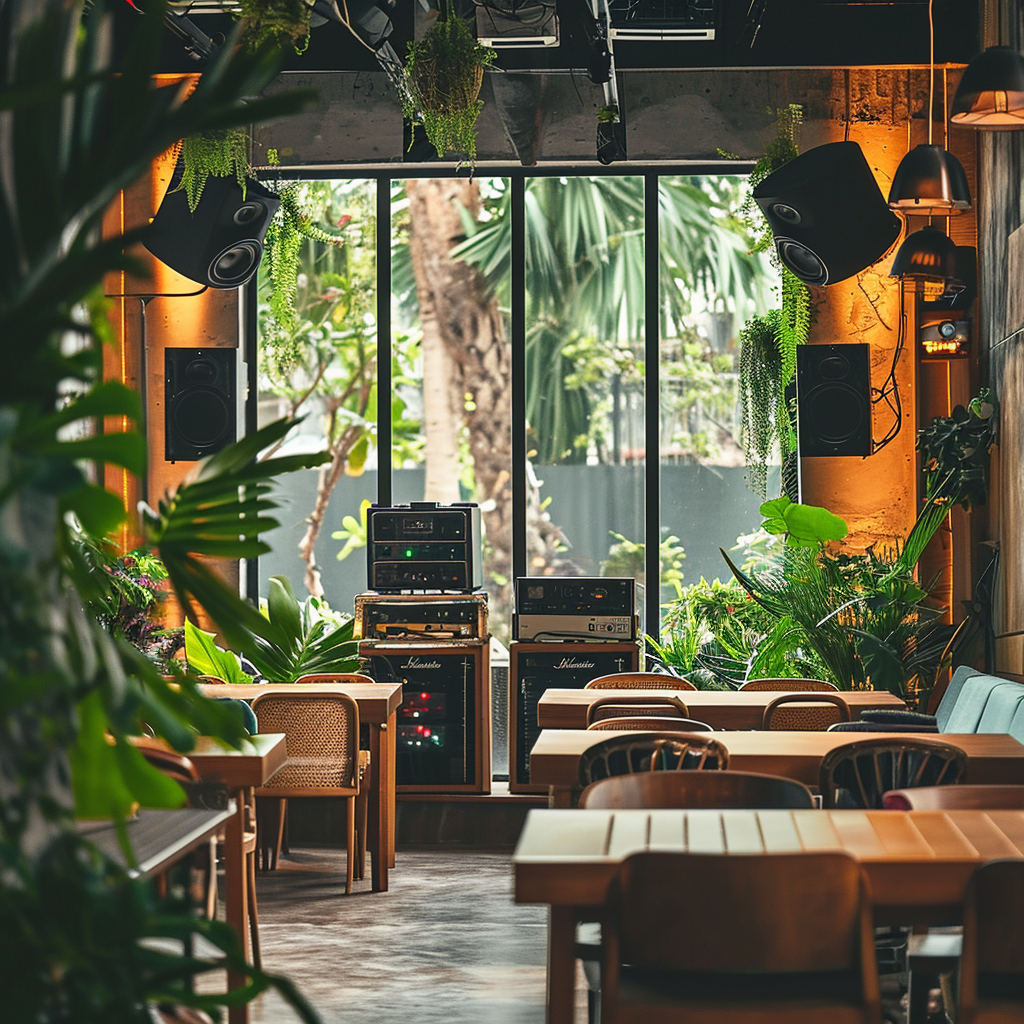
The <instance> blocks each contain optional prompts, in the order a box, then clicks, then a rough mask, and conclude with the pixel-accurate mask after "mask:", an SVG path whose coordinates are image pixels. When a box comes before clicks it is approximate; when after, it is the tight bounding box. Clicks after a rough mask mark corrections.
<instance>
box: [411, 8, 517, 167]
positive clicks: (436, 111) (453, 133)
mask: <svg viewBox="0 0 1024 1024" xmlns="http://www.w3.org/2000/svg"><path fill="white" fill-rule="evenodd" d="M497 56H498V55H497V53H496V52H495V51H494V50H492V49H491V48H490V47H487V46H482V45H481V44H480V43H478V42H477V41H476V38H475V37H474V36H473V34H472V33H471V32H470V31H469V27H468V26H467V25H466V23H465V22H464V21H463V20H462V19H461V18H459V17H458V16H457V15H456V14H455V13H454V11H453V10H452V3H451V0H445V3H444V7H443V9H442V12H441V14H440V15H439V16H438V20H437V21H436V22H435V23H434V25H433V26H432V27H431V29H430V31H429V32H427V34H426V35H425V36H424V37H423V38H422V39H421V40H419V41H418V42H412V43H410V44H409V52H408V56H407V57H406V60H405V69H404V81H405V97H404V100H403V104H402V114H403V115H404V116H405V117H407V118H409V120H411V121H412V122H413V124H414V125H415V124H416V123H417V122H419V123H422V125H423V129H424V131H425V132H426V134H427V138H428V139H429V140H430V143H431V145H432V146H433V147H434V149H436V150H437V155H438V156H439V157H440V158H441V159H442V160H443V159H444V156H445V154H446V153H447V152H448V151H449V150H453V151H455V152H456V153H462V154H464V159H463V160H462V161H461V162H460V164H459V166H460V167H461V166H462V164H463V163H466V164H469V166H470V168H472V167H473V166H474V165H475V164H476V119H477V117H478V116H479V114H480V111H481V110H483V107H484V104H483V100H481V99H480V88H481V86H482V85H483V81H484V69H485V68H487V67H488V66H489V65H491V64H492V63H493V62H494V60H495V59H496V58H497Z"/></svg>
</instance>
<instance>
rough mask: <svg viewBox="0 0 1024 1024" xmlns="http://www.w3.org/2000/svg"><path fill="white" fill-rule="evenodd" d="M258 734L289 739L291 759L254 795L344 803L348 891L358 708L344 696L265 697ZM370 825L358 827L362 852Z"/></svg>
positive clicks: (257, 706) (256, 707)
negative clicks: (326, 798) (334, 799)
mask: <svg viewBox="0 0 1024 1024" xmlns="http://www.w3.org/2000/svg"><path fill="white" fill-rule="evenodd" d="M252 709H253V711H254V712H255V713H256V718H257V720H258V721H259V725H260V732H281V733H284V734H285V737H286V743H287V747H288V759H287V760H286V761H285V763H284V765H283V766H282V767H281V769H280V770H279V771H278V772H277V773H276V774H275V775H274V776H273V777H272V778H271V779H270V780H269V781H268V782H267V783H266V785H264V786H261V787H260V788H259V789H257V790H256V795H257V797H271V798H276V799H281V798H287V799H291V798H293V797H309V796H335V797H341V798H342V799H344V800H345V812H346V871H345V892H346V893H347V892H349V891H350V890H351V888H352V880H353V875H354V868H355V863H356V806H355V803H356V797H357V796H358V795H359V782H360V780H359V776H360V766H359V761H360V759H359V708H358V706H357V705H356V702H355V701H354V700H353V699H352V698H351V697H348V696H346V695H345V694H341V693H301V692H298V691H297V692H295V693H289V692H284V691H279V692H274V693H261V694H260V695H259V696H258V697H256V698H255V700H253V702H252ZM365 834H366V822H365V821H361V822H360V824H359V844H360V851H362V850H363V849H365Z"/></svg>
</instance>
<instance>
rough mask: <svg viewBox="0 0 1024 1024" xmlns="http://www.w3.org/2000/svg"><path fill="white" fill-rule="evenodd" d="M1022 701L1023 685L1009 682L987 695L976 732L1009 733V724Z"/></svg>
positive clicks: (1023, 697) (1023, 695)
mask: <svg viewBox="0 0 1024 1024" xmlns="http://www.w3.org/2000/svg"><path fill="white" fill-rule="evenodd" d="M1022 701H1024V685H1022V684H1021V683H1011V682H1010V681H1009V680H1007V681H1006V682H1004V683H1003V685H1002V686H997V687H995V689H993V691H992V692H991V693H990V694H989V697H988V700H987V701H986V703H985V710H984V711H982V713H981V720H980V721H979V722H978V730H977V731H978V732H1000V733H1002V732H1009V731H1010V723H1011V722H1012V721H1013V716H1014V715H1015V714H1016V713H1017V709H1018V708H1019V707H1020V705H1021V702H1022Z"/></svg>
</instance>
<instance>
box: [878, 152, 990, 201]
mask: <svg viewBox="0 0 1024 1024" xmlns="http://www.w3.org/2000/svg"><path fill="white" fill-rule="evenodd" d="M970 205H971V189H970V186H969V185H968V184H967V175H966V174H964V168H963V165H962V164H961V163H960V161H959V160H957V158H956V157H955V156H953V154H952V153H950V152H948V151H947V150H945V149H943V148H942V147H941V146H924V145H922V146H915V147H914V148H913V149H912V150H911V151H910V152H909V153H907V155H906V156H905V157H904V158H903V159H902V160H901V161H900V165H899V167H897V168H896V174H895V176H894V177H893V179H892V188H890V189H889V206H891V207H892V208H893V209H894V210H898V211H899V212H900V213H909V214H915V213H920V214H926V213H941V214H943V215H946V214H954V213H961V212H962V211H964V210H966V209H969V208H970Z"/></svg>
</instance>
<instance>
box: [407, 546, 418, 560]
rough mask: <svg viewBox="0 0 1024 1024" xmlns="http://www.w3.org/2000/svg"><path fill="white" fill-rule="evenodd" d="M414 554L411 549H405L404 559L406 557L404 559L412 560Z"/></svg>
mask: <svg viewBox="0 0 1024 1024" xmlns="http://www.w3.org/2000/svg"><path fill="white" fill-rule="evenodd" d="M415 553H416V552H415V551H413V549H412V548H406V549H405V557H406V558H412V556H413V555H414V554H415Z"/></svg>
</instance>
